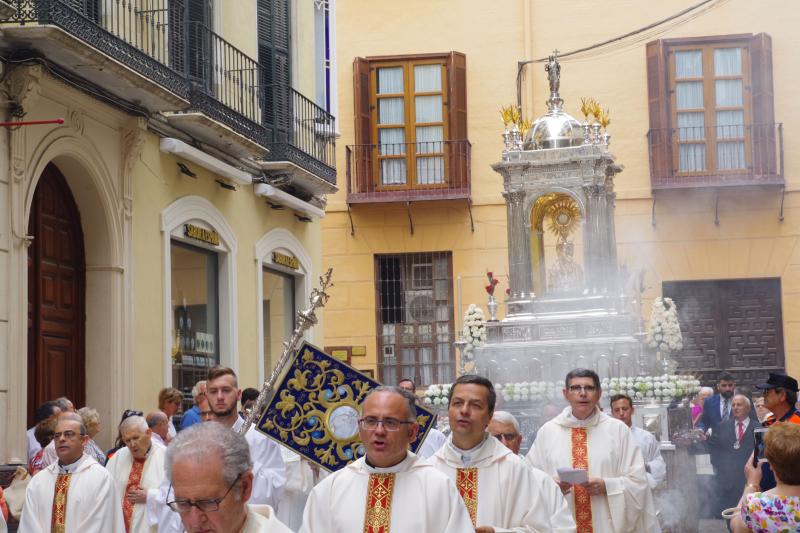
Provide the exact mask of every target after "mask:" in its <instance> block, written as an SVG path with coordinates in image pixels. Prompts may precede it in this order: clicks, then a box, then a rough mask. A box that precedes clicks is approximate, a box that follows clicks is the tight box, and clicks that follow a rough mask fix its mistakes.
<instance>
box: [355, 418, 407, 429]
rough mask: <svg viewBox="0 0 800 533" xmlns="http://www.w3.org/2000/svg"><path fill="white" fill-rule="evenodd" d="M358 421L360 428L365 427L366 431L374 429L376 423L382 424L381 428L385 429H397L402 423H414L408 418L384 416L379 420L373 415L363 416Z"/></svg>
mask: <svg viewBox="0 0 800 533" xmlns="http://www.w3.org/2000/svg"><path fill="white" fill-rule="evenodd" d="M358 423H359V424H361V429H366V430H367V431H375V430H376V429H378V424H381V425H383V429H385V430H386V431H399V430H400V426H402V425H403V424H414V422H410V421H408V420H398V419H396V418H384V419H383V420H381V419H379V418H375V417H374V416H365V417H364V418H362V419H361V420H359V421H358Z"/></svg>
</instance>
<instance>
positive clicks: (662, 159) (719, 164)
mask: <svg viewBox="0 0 800 533" xmlns="http://www.w3.org/2000/svg"><path fill="white" fill-rule="evenodd" d="M647 139H648V150H649V155H650V179H651V184H652V186H653V188H654V189H670V188H681V187H714V186H728V185H730V186H735V185H783V183H784V174H783V124H780V123H778V124H731V125H724V126H723V125H718V126H688V127H681V128H670V129H663V130H650V131H649V132H648V133H647Z"/></svg>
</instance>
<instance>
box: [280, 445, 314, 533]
mask: <svg viewBox="0 0 800 533" xmlns="http://www.w3.org/2000/svg"><path fill="white" fill-rule="evenodd" d="M280 448H281V456H282V457H283V463H284V464H285V465H286V484H285V485H284V486H283V490H282V491H281V496H280V500H279V501H278V510H277V514H278V520H280V521H281V522H283V523H284V524H286V526H287V527H288V528H289V529H291V530H292V531H297V530H298V529H300V525H301V524H302V523H303V509H305V507H306V501H307V500H308V495H309V494H310V493H311V489H313V488H314V485H316V482H317V479H318V476H319V467H317V465H314V466H313V467H312V465H311V463H310V462H309V461H308V460H307V459H303V458H302V457H301V456H300V455H299V454H297V453H296V452H293V451H292V450H290V449H289V448H286V447H284V446H281V447H280Z"/></svg>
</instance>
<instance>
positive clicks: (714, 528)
mask: <svg viewBox="0 0 800 533" xmlns="http://www.w3.org/2000/svg"><path fill="white" fill-rule="evenodd" d="M697 533H728V528H727V527H726V525H725V521H724V520H700V524H699V526H698V528H697Z"/></svg>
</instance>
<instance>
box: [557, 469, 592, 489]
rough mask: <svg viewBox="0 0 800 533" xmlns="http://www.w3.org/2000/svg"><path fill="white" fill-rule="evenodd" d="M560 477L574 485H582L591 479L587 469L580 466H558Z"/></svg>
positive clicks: (564, 481)
mask: <svg viewBox="0 0 800 533" xmlns="http://www.w3.org/2000/svg"><path fill="white" fill-rule="evenodd" d="M556 472H558V479H560V480H561V481H562V482H563V483H570V484H572V485H580V484H581V483H586V482H587V481H589V474H588V472H586V470H581V469H580V468H558V469H556Z"/></svg>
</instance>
